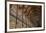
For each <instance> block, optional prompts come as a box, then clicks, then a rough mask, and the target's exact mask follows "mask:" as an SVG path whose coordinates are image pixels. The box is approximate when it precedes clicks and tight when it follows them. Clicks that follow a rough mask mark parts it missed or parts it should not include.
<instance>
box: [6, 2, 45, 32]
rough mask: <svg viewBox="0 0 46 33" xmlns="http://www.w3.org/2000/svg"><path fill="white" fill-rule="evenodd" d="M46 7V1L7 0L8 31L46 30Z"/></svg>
mask: <svg viewBox="0 0 46 33" xmlns="http://www.w3.org/2000/svg"><path fill="white" fill-rule="evenodd" d="M44 7H45V3H44V2H28V1H7V2H6V28H7V32H10V31H40V30H44V29H45V27H44V22H45V21H44V20H45V19H44V16H45V15H44V13H45V11H44V9H45V8H44Z"/></svg>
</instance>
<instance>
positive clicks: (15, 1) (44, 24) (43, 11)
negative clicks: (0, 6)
mask: <svg viewBox="0 0 46 33" xmlns="http://www.w3.org/2000/svg"><path fill="white" fill-rule="evenodd" d="M7 2H13V1H6V2H5V32H8V31H7ZM14 2H22V3H38V4H43V5H44V6H42V7H43V13H42V14H43V15H44V16H43V21H44V22H43V29H39V30H23V31H24V32H25V31H41V30H45V8H44V7H45V3H44V2H28V1H14ZM23 31H16V32H23Z"/></svg>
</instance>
